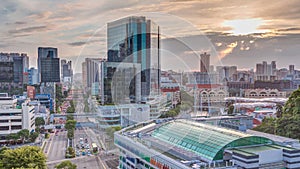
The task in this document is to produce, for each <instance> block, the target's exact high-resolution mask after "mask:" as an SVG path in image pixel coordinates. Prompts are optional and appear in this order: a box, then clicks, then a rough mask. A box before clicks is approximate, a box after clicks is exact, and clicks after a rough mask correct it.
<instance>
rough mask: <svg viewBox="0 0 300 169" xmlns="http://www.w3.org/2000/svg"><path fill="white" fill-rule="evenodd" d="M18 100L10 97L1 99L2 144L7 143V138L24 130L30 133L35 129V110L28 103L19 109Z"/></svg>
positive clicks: (0, 132) (0, 126)
mask: <svg viewBox="0 0 300 169" xmlns="http://www.w3.org/2000/svg"><path fill="white" fill-rule="evenodd" d="M16 105H17V100H16V99H14V100H13V99H11V98H10V97H1V98H0V142H3V141H5V136H6V135H8V134H11V133H17V132H19V131H20V130H22V129H28V130H29V131H30V132H31V131H34V129H35V109H34V106H30V105H28V102H25V103H23V104H22V107H21V108H17V106H16Z"/></svg>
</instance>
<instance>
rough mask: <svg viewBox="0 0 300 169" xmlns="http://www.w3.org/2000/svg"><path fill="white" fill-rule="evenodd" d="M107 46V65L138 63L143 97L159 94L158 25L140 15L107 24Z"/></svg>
mask: <svg viewBox="0 0 300 169" xmlns="http://www.w3.org/2000/svg"><path fill="white" fill-rule="evenodd" d="M107 43H108V44H107V47H108V51H107V56H108V61H109V62H128V63H139V64H141V72H140V74H141V78H140V83H141V95H142V97H147V96H149V94H150V93H151V92H155V91H156V92H158V91H159V90H158V89H159V86H160V80H159V79H160V52H159V49H160V37H159V26H158V25H156V24H155V23H154V22H152V21H151V20H147V19H146V18H145V17H142V16H141V17H134V16H132V17H127V18H124V19H120V20H117V21H114V22H111V23H108V29H107ZM133 80H135V79H133Z"/></svg>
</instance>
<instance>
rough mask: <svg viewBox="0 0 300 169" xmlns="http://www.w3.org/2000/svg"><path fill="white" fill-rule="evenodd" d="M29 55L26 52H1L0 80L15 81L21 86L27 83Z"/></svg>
mask: <svg viewBox="0 0 300 169" xmlns="http://www.w3.org/2000/svg"><path fill="white" fill-rule="evenodd" d="M28 67H29V57H28V56H27V54H25V53H21V54H20V53H0V72H1V73H0V77H1V78H0V79H1V80H0V81H1V82H13V83H15V84H20V85H21V86H22V85H23V84H24V83H26V80H24V77H25V73H26V72H27V71H28Z"/></svg>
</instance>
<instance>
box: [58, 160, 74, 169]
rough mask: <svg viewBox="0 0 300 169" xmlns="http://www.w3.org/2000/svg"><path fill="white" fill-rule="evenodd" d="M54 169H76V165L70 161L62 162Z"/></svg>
mask: <svg viewBox="0 0 300 169" xmlns="http://www.w3.org/2000/svg"><path fill="white" fill-rule="evenodd" d="M55 168H56V169H77V165H76V164H73V163H72V162H71V161H69V160H68V161H63V162H61V163H59V164H58V165H56V166H55Z"/></svg>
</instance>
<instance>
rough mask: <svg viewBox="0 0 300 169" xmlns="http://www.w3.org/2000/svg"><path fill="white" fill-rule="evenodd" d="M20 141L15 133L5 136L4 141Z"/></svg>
mask: <svg viewBox="0 0 300 169" xmlns="http://www.w3.org/2000/svg"><path fill="white" fill-rule="evenodd" d="M19 139H20V136H19V135H18V134H17V133H11V134H9V135H7V136H6V140H9V141H11V140H13V142H17V140H19Z"/></svg>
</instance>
